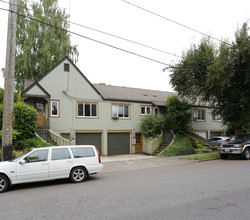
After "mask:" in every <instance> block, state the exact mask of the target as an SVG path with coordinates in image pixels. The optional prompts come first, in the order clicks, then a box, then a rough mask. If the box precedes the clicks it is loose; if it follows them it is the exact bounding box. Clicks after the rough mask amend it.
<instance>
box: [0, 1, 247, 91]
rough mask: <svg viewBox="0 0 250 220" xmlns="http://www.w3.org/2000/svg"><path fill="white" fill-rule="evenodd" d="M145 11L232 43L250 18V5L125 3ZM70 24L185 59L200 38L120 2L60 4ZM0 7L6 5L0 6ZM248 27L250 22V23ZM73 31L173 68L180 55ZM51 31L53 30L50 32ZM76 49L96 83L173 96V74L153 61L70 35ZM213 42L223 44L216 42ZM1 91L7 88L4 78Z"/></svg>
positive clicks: (0, 60) (2, 41) (0, 61)
mask: <svg viewBox="0 0 250 220" xmlns="http://www.w3.org/2000/svg"><path fill="white" fill-rule="evenodd" d="M127 1H128V2H130V3H133V4H135V5H137V6H140V7H141V8H144V9H146V10H149V11H151V12H154V13H156V14H158V15H160V16H162V17H165V18H167V19H170V20H172V21H175V22H178V23H180V24H183V25H185V26H188V27H190V28H192V29H195V30H197V31H200V32H202V33H204V34H208V35H211V36H212V37H214V38H216V39H219V40H223V39H229V41H233V40H234V33H235V31H236V30H237V28H240V27H241V26H242V24H243V22H245V21H247V20H249V19H250V1H249V0H238V1H228V0H209V1H201V0H188V1H187V0H174V1H167V0H154V1H153V0H151V1H149V0H127ZM58 4H59V6H60V7H63V8H66V11H67V12H68V13H69V14H70V15H71V18H70V20H71V21H72V22H75V23H78V24H81V25H84V26H87V27H90V28H94V29H97V30H100V31H103V32H107V33H109V34H113V35H117V36H119V37H122V38H126V39H129V40H132V41H136V42H138V43H140V44H144V45H147V46H150V47H154V48H157V49H159V50H162V51H165V52H168V53H171V54H176V55H177V56H181V55H182V52H183V51H185V50H187V49H189V48H190V45H191V44H194V43H198V42H200V40H201V38H202V35H201V34H199V33H197V32H194V31H191V30H190V29H187V28H184V27H183V26H180V25H177V24H176V23H173V22H170V21H169V20H167V19H163V18H162V17H159V16H155V15H153V14H152V13H149V12H146V11H144V10H141V9H139V8H138V7H135V6H133V5H131V4H128V3H126V2H124V1H122V0H105V1H104V0H81V1H79V0H78V1H77V0H59V1H58ZM0 8H8V4H6V3H3V2H1V1H0ZM0 18H1V19H0V25H1V34H0V51H1V53H0V69H2V68H3V67H4V66H5V55H6V42H7V22H8V21H7V20H8V19H7V18H8V14H7V12H6V11H3V10H0ZM248 24H249V25H250V21H248ZM70 30H71V31H72V32H76V33H78V34H80V35H83V36H86V37H88V38H92V39H95V40H98V41H100V42H103V43H106V44H110V45H112V46H114V47H118V48H121V49H123V50H126V51H129V52H132V53H136V54H139V55H141V56H144V57H147V58H150V59H154V60H156V61H159V62H162V63H165V64H173V63H176V62H178V58H177V57H176V56H172V55H169V54H167V53H163V52H159V51H155V50H152V49H149V48H145V47H142V46H139V45H136V44H133V43H129V42H126V41H123V40H121V39H117V38H114V37H111V36H108V35H104V34H101V33H98V32H95V31H91V30H89V29H86V28H82V27H79V26H75V25H73V24H72V25H71V27H70ZM52 31H53V30H52ZM71 40H72V44H74V45H75V44H76V45H78V50H79V59H78V63H77V64H76V65H77V66H78V68H79V69H80V70H81V71H82V73H83V74H84V75H85V76H86V77H87V78H88V79H89V80H90V82H92V83H106V84H107V85H116V86H126V87H134V88H144V89H153V90H162V91H172V87H171V85H170V84H169V80H170V77H169V72H168V71H165V72H163V69H164V68H165V67H166V65H164V64H160V63H157V62H153V61H150V60H148V59H144V58H141V57H138V56H135V55H132V54H130V53H126V52H123V51H120V50H117V49H114V48H112V47H108V46H105V45H103V44H99V43H96V42H94V41H91V40H88V39H86V38H82V37H79V36H75V35H71ZM215 42H217V43H218V42H219V41H216V40H215ZM0 87H2V88H3V87H4V79H3V78H2V74H1V77H0Z"/></svg>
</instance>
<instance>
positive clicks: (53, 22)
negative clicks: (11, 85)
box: [15, 0, 78, 90]
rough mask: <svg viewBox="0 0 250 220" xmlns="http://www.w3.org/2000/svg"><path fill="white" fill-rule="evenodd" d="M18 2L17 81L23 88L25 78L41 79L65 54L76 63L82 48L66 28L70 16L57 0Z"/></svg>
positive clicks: (21, 0) (18, 87) (18, 88)
mask: <svg viewBox="0 0 250 220" xmlns="http://www.w3.org/2000/svg"><path fill="white" fill-rule="evenodd" d="M18 5H19V7H18V14H21V15H18V21H17V38H16V61H15V62H16V64H15V80H16V89H17V90H22V89H23V87H24V81H25V80H27V79H28V80H37V79H38V78H40V77H41V76H43V75H44V73H45V72H46V71H48V70H49V69H50V68H52V67H53V66H54V65H55V64H56V63H57V62H58V61H59V60H61V59H62V58H63V57H64V56H69V57H70V58H71V59H72V60H73V61H74V62H76V61H77V58H78V50H77V46H76V45H73V46H72V45H71V41H70V35H69V33H68V32H67V31H65V30H67V29H68V27H69V23H68V22H67V19H68V17H69V16H68V15H67V14H66V12H65V9H63V10H62V9H60V8H59V6H58V4H57V0H39V1H35V2H32V3H29V0H18ZM30 18H31V19H30ZM56 27H58V28H56ZM62 29H65V30H62Z"/></svg>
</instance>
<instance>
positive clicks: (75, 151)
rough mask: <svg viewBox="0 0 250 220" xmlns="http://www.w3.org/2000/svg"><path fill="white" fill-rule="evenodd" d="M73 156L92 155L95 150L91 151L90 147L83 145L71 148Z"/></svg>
mask: <svg viewBox="0 0 250 220" xmlns="http://www.w3.org/2000/svg"><path fill="white" fill-rule="evenodd" d="M71 150H72V153H73V155H74V158H81V157H94V156H95V152H94V151H93V149H92V147H84V148H80V147H79V148H71Z"/></svg>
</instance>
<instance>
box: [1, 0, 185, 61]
mask: <svg viewBox="0 0 250 220" xmlns="http://www.w3.org/2000/svg"><path fill="white" fill-rule="evenodd" d="M0 1H1V2H4V3H7V4H8V3H9V2H7V1H4V0H0ZM16 6H17V7H21V8H24V9H26V7H23V6H21V5H18V4H17V5H16ZM27 9H28V10H30V11H34V12H36V13H39V14H41V15H45V16H47V17H50V18H54V19H57V20H60V21H64V22H68V23H70V24H73V25H76V26H79V27H83V28H86V29H89V30H92V31H95V32H98V33H101V34H105V35H108V36H111V37H114V38H118V39H120V40H124V41H127V42H130V43H133V44H137V45H140V46H143V47H146V48H149V49H152V50H155V51H158V52H161V53H165V54H168V55H171V56H174V57H176V58H182V57H181V56H178V55H176V54H174V53H170V52H167V51H164V50H161V49H158V48H155V47H151V46H148V45H146V44H142V43H139V42H136V41H133V40H129V39H127V38H124V37H120V36H117V35H114V34H110V33H107V32H105V31H101V30H98V29H95V28H91V27H88V26H85V25H82V24H79V23H76V22H72V21H68V20H65V19H60V18H57V17H55V16H52V15H49V14H46V13H41V12H38V11H35V10H34V9H31V8H28V7H27Z"/></svg>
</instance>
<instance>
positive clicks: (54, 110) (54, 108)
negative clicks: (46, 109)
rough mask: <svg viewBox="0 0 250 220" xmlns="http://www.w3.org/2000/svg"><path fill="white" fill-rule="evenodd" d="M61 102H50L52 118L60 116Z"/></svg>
mask: <svg viewBox="0 0 250 220" xmlns="http://www.w3.org/2000/svg"><path fill="white" fill-rule="evenodd" d="M59 105H60V103H59V100H50V116H51V117H59V115H60V107H59Z"/></svg>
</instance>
